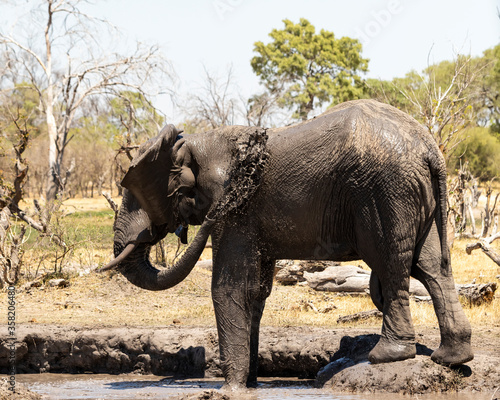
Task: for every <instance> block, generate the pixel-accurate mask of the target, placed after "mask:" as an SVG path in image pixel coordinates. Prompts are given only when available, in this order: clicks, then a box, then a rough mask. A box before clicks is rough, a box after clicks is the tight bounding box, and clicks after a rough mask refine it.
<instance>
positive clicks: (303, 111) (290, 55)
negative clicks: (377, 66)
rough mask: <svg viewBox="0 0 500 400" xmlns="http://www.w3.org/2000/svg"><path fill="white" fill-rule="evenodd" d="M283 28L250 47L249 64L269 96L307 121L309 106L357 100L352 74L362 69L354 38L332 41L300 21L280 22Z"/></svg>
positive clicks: (357, 80)
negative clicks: (266, 40) (269, 40)
mask: <svg viewBox="0 0 500 400" xmlns="http://www.w3.org/2000/svg"><path fill="white" fill-rule="evenodd" d="M283 22H284V24H285V28H284V29H282V30H278V29H273V30H272V31H271V33H270V34H269V36H270V37H271V38H272V39H273V41H272V42H271V43H268V44H264V43H262V42H256V43H255V48H254V51H255V52H256V53H258V55H257V56H255V57H253V58H252V60H251V65H252V68H253V70H254V72H255V73H256V74H257V76H259V77H260V79H261V82H262V83H263V84H264V85H265V86H266V88H267V89H268V91H269V92H270V93H271V94H275V95H279V97H280V100H279V103H280V105H281V106H282V107H287V108H289V109H294V110H295V114H294V117H295V118H301V119H302V120H305V119H307V116H308V114H309V112H311V111H312V110H313V108H314V107H315V106H321V105H322V104H324V103H326V102H333V104H337V103H341V102H343V101H346V100H352V99H357V98H360V97H362V96H363V87H364V86H363V82H362V79H361V77H360V76H359V75H358V71H367V70H368V59H365V58H362V57H361V47H362V46H361V43H359V41H358V40H356V39H351V38H349V37H342V38H340V39H336V38H335V36H334V34H333V33H332V32H329V31H326V30H323V29H322V30H321V31H320V32H319V34H316V30H315V28H314V26H313V25H312V24H311V23H310V22H309V21H307V20H306V19H304V18H301V19H300V22H299V23H298V24H294V23H293V22H292V21H290V20H288V19H285V20H283Z"/></svg>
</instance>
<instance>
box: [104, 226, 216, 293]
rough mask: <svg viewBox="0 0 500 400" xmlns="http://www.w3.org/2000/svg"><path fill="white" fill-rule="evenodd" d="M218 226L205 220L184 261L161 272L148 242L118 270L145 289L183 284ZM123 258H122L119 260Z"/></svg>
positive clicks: (139, 245)
mask: <svg viewBox="0 0 500 400" xmlns="http://www.w3.org/2000/svg"><path fill="white" fill-rule="evenodd" d="M214 224H215V220H212V219H208V218H205V221H204V222H203V224H202V225H201V226H200V229H199V230H198V233H197V234H196V236H195V238H194V239H193V242H192V243H191V244H190V245H189V247H188V248H187V250H186V252H185V253H184V254H183V255H182V257H181V259H180V260H179V261H178V262H176V263H175V264H174V265H173V266H171V267H169V268H167V269H162V270H159V269H157V268H155V267H154V266H153V265H152V264H151V262H150V261H149V250H150V248H151V246H150V245H149V244H147V243H139V244H137V245H136V246H135V248H134V250H133V251H132V252H131V253H130V254H129V255H127V256H126V257H125V259H124V260H123V261H121V262H120V263H119V265H118V267H117V269H118V271H120V273H121V274H123V275H124V276H125V278H127V279H128V281H129V282H131V283H133V284H134V285H136V286H138V287H140V288H142V289H147V290H165V289H169V288H171V287H173V286H175V285H177V284H178V283H180V282H182V281H183V280H184V279H185V278H186V277H187V276H188V275H189V273H190V272H191V271H192V270H193V268H194V266H195V264H196V262H197V261H198V259H199V257H200V255H201V253H202V252H203V249H204V248H205V244H206V243H207V240H208V237H209V236H210V233H211V231H212V229H213V227H214ZM127 247H128V246H127ZM119 257H120V256H119V255H118V256H117V258H119ZM112 262H113V261H112ZM110 264H111V263H110ZM108 269H111V268H109V267H108V266H106V267H104V268H102V270H108Z"/></svg>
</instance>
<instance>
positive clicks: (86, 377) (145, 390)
mask: <svg viewBox="0 0 500 400" xmlns="http://www.w3.org/2000/svg"><path fill="white" fill-rule="evenodd" d="M16 378H17V382H19V383H21V384H23V385H25V386H26V387H27V388H28V389H30V390H32V391H34V392H37V393H39V394H42V395H45V396H47V397H45V398H47V399H51V400H62V399H65V400H66V399H84V400H90V399H120V400H129V399H141V398H147V399H170V398H176V397H178V396H181V395H189V394H195V393H201V392H203V391H204V390H209V389H219V388H220V387H221V386H222V381H221V380H220V379H203V380H192V379H191V380H174V379H169V378H162V377H159V376H156V375H96V374H83V375H69V374H26V375H17V377H16ZM244 398H248V399H249V400H281V399H285V400H362V399H370V400H404V399H410V398H411V397H409V396H402V395H395V394H379V395H374V394H358V395H355V394H332V393H331V391H327V390H321V389H315V388H313V387H312V386H311V382H310V381H304V380H297V379H283V378H276V379H272V378H264V379H262V380H260V383H259V388H258V389H257V390H251V391H250V392H249V393H248V394H247V395H246V396H244ZM414 398H416V397H414ZM418 399H419V400H431V399H433V400H434V399H437V400H473V399H474V400H490V399H491V393H490V394H478V393H474V394H461V393H458V394H448V395H437V394H432V395H419V396H418Z"/></svg>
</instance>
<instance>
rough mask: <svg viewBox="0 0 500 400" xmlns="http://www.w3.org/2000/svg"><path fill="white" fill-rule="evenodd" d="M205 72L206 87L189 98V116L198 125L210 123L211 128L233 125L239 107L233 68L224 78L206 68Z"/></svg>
mask: <svg viewBox="0 0 500 400" xmlns="http://www.w3.org/2000/svg"><path fill="white" fill-rule="evenodd" d="M204 70H205V82H204V85H203V86H202V87H201V88H200V90H199V92H198V94H194V95H192V96H191V97H190V98H189V102H190V105H189V106H188V107H187V108H188V112H189V114H191V115H192V116H193V119H194V120H195V121H196V123H197V124H203V123H208V124H209V126H210V127H211V128H217V127H219V126H224V125H231V124H233V123H234V120H235V118H236V115H237V112H238V107H237V99H236V96H235V95H234V92H235V84H234V82H233V79H234V78H233V70H232V68H229V69H228V70H227V73H226V75H225V76H224V77H220V76H217V75H215V74H212V73H210V72H209V71H208V70H207V69H206V68H204Z"/></svg>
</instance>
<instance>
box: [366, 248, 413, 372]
mask: <svg viewBox="0 0 500 400" xmlns="http://www.w3.org/2000/svg"><path fill="white" fill-rule="evenodd" d="M375 248H377V249H378V251H379V252H380V253H379V254H377V255H374V256H372V257H364V258H365V261H366V262H367V264H368V265H369V266H370V267H371V268H372V270H373V272H374V274H375V275H374V277H373V281H372V282H371V284H372V286H373V287H374V288H376V289H381V290H379V292H380V295H379V296H375V297H374V300H375V302H376V305H377V307H380V308H382V313H383V325H382V335H381V338H380V340H379V342H378V343H377V345H376V346H375V348H373V350H372V351H371V352H370V354H369V355H368V359H369V360H370V361H371V362H372V363H374V364H376V363H384V362H392V361H399V360H405V359H408V358H414V357H415V355H416V347H415V332H414V329H413V323H412V320H411V313H410V301H409V287H410V270H411V264H412V259H413V249H412V246H411V240H404V239H402V240H401V241H399V242H398V243H397V244H390V245H388V246H385V245H384V244H383V243H380V244H379V245H378V246H377V247H375ZM375 285H376V286H377V287H375ZM377 299H378V300H377Z"/></svg>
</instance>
